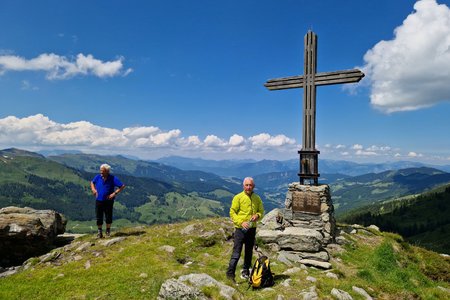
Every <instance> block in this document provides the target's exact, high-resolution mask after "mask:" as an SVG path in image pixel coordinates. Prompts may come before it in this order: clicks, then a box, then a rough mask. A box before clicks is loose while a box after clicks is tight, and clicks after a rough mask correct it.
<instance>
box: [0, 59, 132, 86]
mask: <svg viewBox="0 0 450 300" xmlns="http://www.w3.org/2000/svg"><path fill="white" fill-rule="evenodd" d="M123 60H124V58H123V57H119V58H118V59H116V60H113V61H105V62H104V61H101V60H99V59H96V58H94V56H92V55H91V54H88V55H87V56H85V55H84V54H82V53H80V54H78V55H77V57H76V59H75V61H73V59H72V60H70V59H69V58H66V57H65V56H59V55H57V54H54V53H44V54H41V55H39V56H37V57H35V58H32V59H25V58H23V57H20V56H15V55H0V75H3V74H4V73H5V72H7V71H16V72H21V71H43V72H46V74H47V79H51V80H56V79H68V78H71V77H74V76H77V75H93V76H97V77H100V78H104V77H113V76H118V75H122V76H126V75H128V74H129V73H130V72H132V69H127V70H126V71H123Z"/></svg>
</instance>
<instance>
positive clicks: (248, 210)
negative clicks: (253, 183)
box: [230, 191, 264, 228]
mask: <svg viewBox="0 0 450 300" xmlns="http://www.w3.org/2000/svg"><path fill="white" fill-rule="evenodd" d="M254 214H257V215H258V216H259V219H258V221H260V220H261V218H262V217H263V215H264V206H263V203H262V201H261V198H260V197H259V196H258V195H257V194H255V193H252V195H251V197H249V196H248V195H247V194H246V193H245V191H242V192H241V193H239V194H237V195H236V196H234V197H233V201H232V202H231V207H230V218H231V220H232V221H233V224H234V227H236V228H242V223H243V222H245V221H250V218H251V217H252V215H254ZM252 227H256V224H255V223H254V224H253V225H252Z"/></svg>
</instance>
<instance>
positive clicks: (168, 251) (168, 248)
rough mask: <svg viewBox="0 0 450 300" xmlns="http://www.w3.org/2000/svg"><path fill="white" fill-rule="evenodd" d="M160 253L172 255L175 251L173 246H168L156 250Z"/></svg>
mask: <svg viewBox="0 0 450 300" xmlns="http://www.w3.org/2000/svg"><path fill="white" fill-rule="evenodd" d="M158 249H159V250H161V251H165V252H167V253H173V252H174V251H175V247H173V246H169V245H164V246H161V247H159V248H158Z"/></svg>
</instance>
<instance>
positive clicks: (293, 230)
mask: <svg viewBox="0 0 450 300" xmlns="http://www.w3.org/2000/svg"><path fill="white" fill-rule="evenodd" d="M257 237H258V238H260V239H261V240H262V241H263V242H264V243H277V244H278V245H279V246H280V247H281V249H290V250H294V251H307V252H317V251H319V250H320V248H321V241H322V239H323V236H322V235H321V234H320V232H318V231H316V230H312V229H303V228H298V227H287V228H286V229H285V230H283V231H280V230H259V231H258V232H257Z"/></svg>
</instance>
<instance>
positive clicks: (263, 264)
mask: <svg viewBox="0 0 450 300" xmlns="http://www.w3.org/2000/svg"><path fill="white" fill-rule="evenodd" d="M274 283H275V282H274V280H273V274H272V271H271V270H270V260H269V258H268V257H267V256H265V255H262V256H260V257H258V259H257V260H256V261H255V264H254V265H253V269H252V272H251V274H250V277H249V285H250V286H251V287H252V288H253V289H258V288H264V287H269V286H273V285H274Z"/></svg>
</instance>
